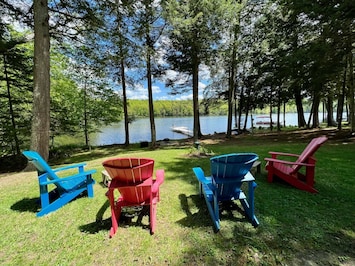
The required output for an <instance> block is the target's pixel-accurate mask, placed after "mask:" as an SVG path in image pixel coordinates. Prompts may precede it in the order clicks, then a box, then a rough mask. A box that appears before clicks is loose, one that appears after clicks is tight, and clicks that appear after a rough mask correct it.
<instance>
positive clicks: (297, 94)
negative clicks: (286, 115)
mask: <svg viewBox="0 0 355 266" xmlns="http://www.w3.org/2000/svg"><path fill="white" fill-rule="evenodd" d="M293 92H294V95H295V103H296V108H297V116H298V127H299V128H301V127H305V126H306V120H305V119H304V111H303V105H302V96H301V91H300V89H298V88H294V90H293Z"/></svg>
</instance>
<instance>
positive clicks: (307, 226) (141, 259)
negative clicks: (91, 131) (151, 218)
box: [0, 134, 355, 265]
mask: <svg viewBox="0 0 355 266" xmlns="http://www.w3.org/2000/svg"><path fill="white" fill-rule="evenodd" d="M308 140H309V137H308V138H307V137H306V135H305V134H303V135H301V136H299V137H297V138H295V137H293V136H292V135H289V136H288V135H283V136H280V135H278V134H274V135H272V136H271V137H270V136H267V137H265V136H263V135H260V134H258V135H250V136H242V137H240V138H235V139H233V140H232V141H226V140H220V141H219V142H218V141H214V142H204V144H203V147H204V148H205V149H207V150H209V151H212V152H213V153H214V154H216V155H219V154H223V153H230V152H255V153H257V154H258V155H259V157H260V160H261V161H262V164H263V166H264V165H265V163H264V160H263V159H264V158H265V157H267V156H268V151H285V152H292V153H300V152H302V150H303V148H304V147H305V146H306V145H307V143H308ZM190 153H191V146H189V145H187V146H174V147H161V148H159V149H157V150H154V151H151V150H149V149H140V148H135V147H133V148H130V149H126V150H123V149H121V148H119V147H111V148H97V149H93V150H92V151H91V152H86V153H85V152H83V153H78V154H74V155H73V156H71V157H69V158H66V159H65V161H61V162H60V164H63V163H76V162H81V161H86V162H87V163H88V168H90V169H92V168H94V169H96V170H97V171H98V172H97V173H96V174H95V175H94V178H95V180H96V181H97V182H96V184H95V186H94V193H95V196H94V198H91V199H89V198H87V197H82V198H79V199H77V200H74V201H72V202H71V203H69V204H67V205H65V206H64V207H62V208H61V209H59V210H58V211H56V212H54V213H51V214H49V215H47V216H45V217H42V218H36V212H37V210H38V206H37V204H36V202H37V199H38V196H39V191H38V182H37V174H36V173H35V172H20V173H13V174H5V175H1V176H0V199H1V201H0V208H1V211H0V217H1V225H0V226H1V238H0V248H1V249H0V264H1V265H354V263H355V208H354V204H355V169H354V157H355V156H354V155H355V143H353V142H351V141H347V142H344V141H342V140H336V139H333V138H332V137H330V139H329V141H328V142H326V143H325V144H324V145H323V146H322V147H321V148H320V149H319V150H318V151H317V153H316V155H315V157H316V158H317V166H316V185H315V187H316V189H318V191H319V193H318V194H311V193H308V192H304V191H300V190H297V189H295V188H292V187H290V186H289V185H287V184H284V183H282V182H275V183H271V184H270V183H268V182H267V181H266V172H265V170H264V167H262V172H261V174H256V175H255V177H256V181H257V183H258V187H257V188H256V190H255V209H256V216H257V217H258V219H259V222H260V226H259V227H258V228H254V227H252V225H251V224H250V223H249V222H248V221H247V220H246V219H245V218H244V216H243V215H242V213H240V212H238V211H237V210H236V211H233V212H232V213H222V215H221V230H220V232H219V233H214V231H213V226H212V222H211V220H210V216H209V214H208V211H207V207H206V204H205V202H204V199H201V198H199V196H198V186H197V181H196V179H195V177H194V175H193V172H192V170H191V168H192V167H194V166H201V167H202V168H204V170H205V172H206V173H207V174H208V173H209V158H207V157H206V158H198V157H191V156H189V154H190ZM115 156H121V157H123V156H132V157H133V156H135V157H136V156H138V157H149V158H153V159H154V160H155V169H160V168H163V169H165V182H164V184H163V185H162V187H161V191H160V192H161V201H160V203H159V205H158V215H157V228H156V232H155V234H154V235H150V234H149V226H148V217H145V218H144V219H143V222H142V224H137V223H136V222H135V219H133V221H132V222H131V223H127V224H120V227H119V230H118V232H117V234H116V235H115V236H114V237H113V238H112V239H110V238H109V237H108V233H109V229H110V225H111V224H110V222H111V221H110V210H109V208H108V204H107V199H106V197H105V192H106V191H107V188H105V187H103V186H102V185H101V181H102V178H101V170H103V167H102V162H103V161H104V160H105V159H107V158H111V157H115ZM55 164H57V165H56V166H59V163H58V162H56V163H55Z"/></svg>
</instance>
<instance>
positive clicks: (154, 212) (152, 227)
mask: <svg viewBox="0 0 355 266" xmlns="http://www.w3.org/2000/svg"><path fill="white" fill-rule="evenodd" d="M156 220H157V205H156V204H154V203H153V204H151V205H150V217H149V222H150V234H151V235H153V234H154V232H155V225H156Z"/></svg>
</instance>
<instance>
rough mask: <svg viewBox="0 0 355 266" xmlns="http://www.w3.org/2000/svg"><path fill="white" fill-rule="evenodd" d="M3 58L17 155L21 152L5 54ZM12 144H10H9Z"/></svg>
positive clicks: (12, 133)
mask: <svg viewBox="0 0 355 266" xmlns="http://www.w3.org/2000/svg"><path fill="white" fill-rule="evenodd" d="M3 59H4V73H5V81H6V88H7V98H8V103H9V115H10V119H11V131H12V132H11V135H12V137H13V141H14V142H15V152H16V154H17V155H20V154H21V150H20V143H19V140H18V137H17V130H16V121H15V114H14V108H13V105H12V96H11V90H10V79H9V76H8V72H7V61H6V55H5V54H4V55H3ZM11 146H12V145H11ZM12 152H14V148H13V147H12Z"/></svg>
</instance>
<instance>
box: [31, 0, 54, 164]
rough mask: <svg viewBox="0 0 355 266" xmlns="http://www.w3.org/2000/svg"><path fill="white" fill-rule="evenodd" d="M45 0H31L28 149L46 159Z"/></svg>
mask: <svg viewBox="0 0 355 266" xmlns="http://www.w3.org/2000/svg"><path fill="white" fill-rule="evenodd" d="M48 20H49V15H48V1H47V0H34V34H35V39H34V79H33V83H34V88H33V111H32V113H33V118H32V132H31V150H35V151H37V152H38V153H39V154H41V156H42V157H43V158H44V159H45V160H48V156H49V129H50V75H49V69H50V55H49V49H50V39H49V38H50V37H49V24H48Z"/></svg>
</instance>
